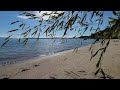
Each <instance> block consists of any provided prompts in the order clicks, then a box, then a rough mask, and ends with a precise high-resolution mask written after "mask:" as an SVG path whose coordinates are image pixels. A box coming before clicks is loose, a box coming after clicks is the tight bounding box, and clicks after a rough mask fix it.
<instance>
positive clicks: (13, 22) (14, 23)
mask: <svg viewBox="0 0 120 90" xmlns="http://www.w3.org/2000/svg"><path fill="white" fill-rule="evenodd" d="M17 22H19V21H15V22H12V23H11V24H10V25H12V24H15V23H17Z"/></svg>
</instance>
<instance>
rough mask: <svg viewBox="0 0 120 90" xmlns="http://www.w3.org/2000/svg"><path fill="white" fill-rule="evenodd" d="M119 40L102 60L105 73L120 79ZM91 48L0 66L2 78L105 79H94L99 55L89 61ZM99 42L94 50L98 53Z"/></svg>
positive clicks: (109, 48) (110, 47)
mask: <svg viewBox="0 0 120 90" xmlns="http://www.w3.org/2000/svg"><path fill="white" fill-rule="evenodd" d="M119 44H120V41H114V40H111V42H110V45H109V47H108V49H107V50H106V53H105V55H104V56H103V58H104V60H103V61H102V67H103V70H104V71H105V73H106V74H108V75H110V76H111V77H113V78H120V60H119V58H120V54H119V53H120V46H119ZM89 47H90V45H88V46H85V47H81V48H78V51H77V52H73V51H74V49H72V50H67V51H63V52H59V53H55V54H52V55H49V56H45V57H42V58H40V57H37V58H34V60H28V61H25V62H22V63H19V64H18V63H16V64H11V65H6V66H0V72H1V73H0V79H3V78H8V79H102V78H101V77H102V76H101V74H99V75H98V76H95V75H94V73H95V71H96V70H97V68H96V63H97V61H98V59H99V55H100V53H98V55H97V56H96V57H94V58H93V59H92V61H90V57H91V52H89V51H88V50H89ZM99 47H100V43H96V44H95V46H94V47H93V49H94V50H97V49H98V48H99Z"/></svg>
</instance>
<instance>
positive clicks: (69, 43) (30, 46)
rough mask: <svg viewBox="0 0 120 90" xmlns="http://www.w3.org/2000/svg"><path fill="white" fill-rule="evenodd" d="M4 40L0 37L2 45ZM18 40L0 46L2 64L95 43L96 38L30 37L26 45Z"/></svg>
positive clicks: (13, 39)
mask: <svg viewBox="0 0 120 90" xmlns="http://www.w3.org/2000/svg"><path fill="white" fill-rule="evenodd" d="M4 41H5V38H0V46H1V45H2V44H3V43H4ZM17 41H18V39H17V38H12V39H11V40H10V41H9V42H8V43H7V44H5V46H3V47H0V65H5V64H13V63H17V62H21V61H25V60H32V58H36V57H44V56H47V55H51V54H54V53H58V52H62V51H66V50H70V49H75V48H80V47H84V46H87V45H89V44H91V43H93V42H94V39H87V40H84V39H80V38H64V39H61V38H56V39H50V38H43V39H39V40H37V39H29V40H28V42H27V44H26V45H25V46H23V44H19V45H18V44H17ZM33 60H34V59H33Z"/></svg>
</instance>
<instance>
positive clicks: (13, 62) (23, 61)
mask: <svg viewBox="0 0 120 90" xmlns="http://www.w3.org/2000/svg"><path fill="white" fill-rule="evenodd" d="M90 45H91V44H89V45H86V46H82V47H79V48H78V50H79V49H82V48H85V47H89V46H90ZM72 51H74V49H70V50H63V51H59V52H56V53H53V54H48V55H40V56H37V57H33V58H29V59H25V60H20V61H19V60H14V61H6V62H9V63H7V64H4V63H5V62H4V61H3V62H2V61H1V62H0V66H7V65H12V64H19V63H25V62H31V61H34V60H35V59H36V58H39V59H45V58H49V57H53V56H56V55H59V54H64V53H66V52H72Z"/></svg>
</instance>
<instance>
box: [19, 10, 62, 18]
mask: <svg viewBox="0 0 120 90" xmlns="http://www.w3.org/2000/svg"><path fill="white" fill-rule="evenodd" d="M62 12H63V11H57V13H62ZM31 13H32V14H35V15H36V16H37V17H38V19H43V20H48V19H49V16H50V15H46V16H43V14H44V13H47V14H50V13H52V11H41V12H40V13H39V11H33V12H31ZM51 16H57V14H51ZM17 17H18V18H22V19H28V18H30V17H29V16H23V15H19V16H17Z"/></svg>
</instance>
